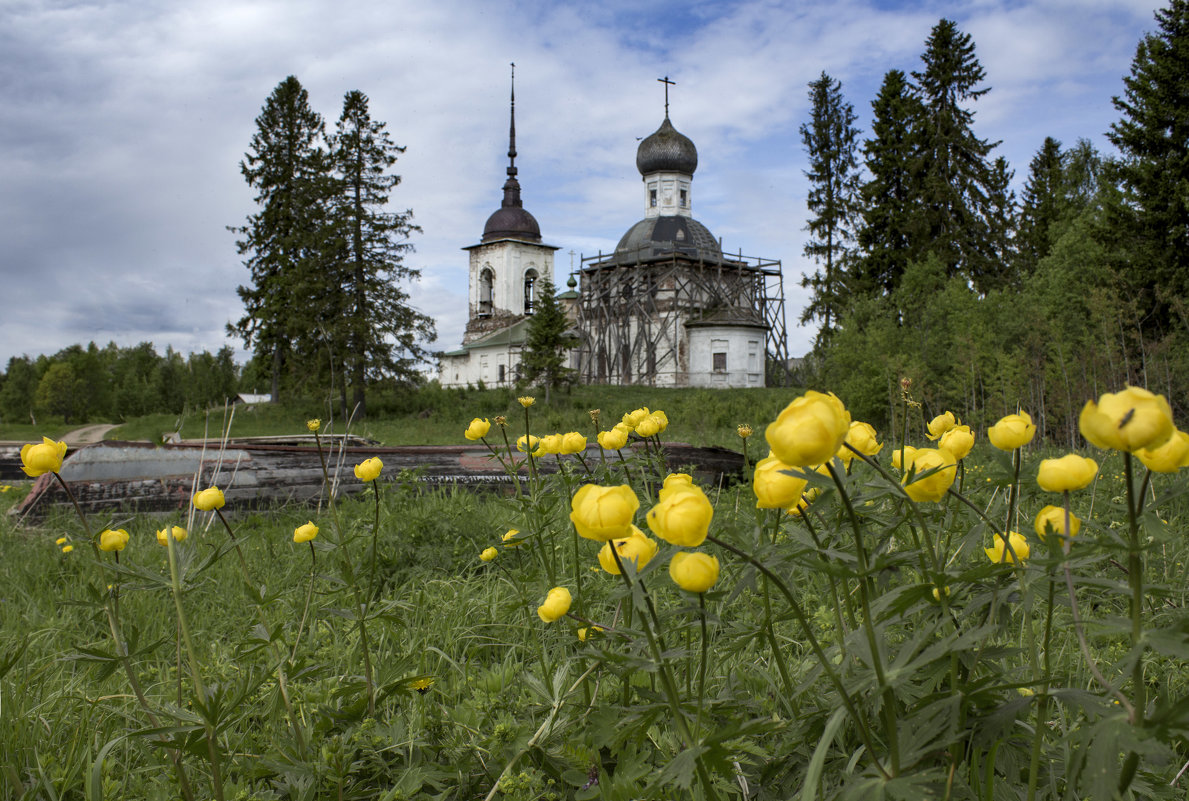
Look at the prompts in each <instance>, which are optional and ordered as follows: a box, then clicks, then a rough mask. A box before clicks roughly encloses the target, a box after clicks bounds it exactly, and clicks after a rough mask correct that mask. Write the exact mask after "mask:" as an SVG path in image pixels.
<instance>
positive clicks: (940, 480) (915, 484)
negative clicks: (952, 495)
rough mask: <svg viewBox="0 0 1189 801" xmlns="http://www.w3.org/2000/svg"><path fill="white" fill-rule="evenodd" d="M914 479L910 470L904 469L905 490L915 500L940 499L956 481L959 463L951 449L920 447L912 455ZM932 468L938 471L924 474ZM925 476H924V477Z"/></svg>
mask: <svg viewBox="0 0 1189 801" xmlns="http://www.w3.org/2000/svg"><path fill="white" fill-rule="evenodd" d="M911 465H912V467H913V468H914V469H915V472H913V474H912V481H909V472H910V471H908V470H905V471H904V478H903V479H902V481H903V482H904V491H905V492H907V493H908V497H910V498H912V499H913V500H914V501H940V500H941V499H942V498H944V497H945V494H946V492H947V491H948V490H949V488H950V486H952V485H953V483H954V477H955V476H957V474H958V464H957V462H956V461H955V460H954V455H953V454H952V453H950V452H949V451H947V450H945V449H944V448H943V449H935V448H920V449H918V450H916V451H915V452H914V453H913V455H912V462H911ZM931 470H935V471H936V472H934V473H932V474H931V475H923V474H925V473H928V472H929V471H931ZM922 476H923V477H922Z"/></svg>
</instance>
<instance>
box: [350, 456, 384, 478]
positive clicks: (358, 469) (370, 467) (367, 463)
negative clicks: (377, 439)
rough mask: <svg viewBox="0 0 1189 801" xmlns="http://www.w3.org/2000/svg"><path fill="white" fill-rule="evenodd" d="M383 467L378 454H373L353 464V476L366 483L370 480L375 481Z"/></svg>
mask: <svg viewBox="0 0 1189 801" xmlns="http://www.w3.org/2000/svg"><path fill="white" fill-rule="evenodd" d="M383 469H384V463H383V462H382V461H380V457H379V456H373V457H372V458H370V459H364V460H363V461H362V462H360V463H359V464H357V465H355V477H356V478H357V479H359V480H360V481H362V482H363V483H364V484H367V483H368V482H370V481H375V480H376V479H377V478H379V477H380V471H381V470H383Z"/></svg>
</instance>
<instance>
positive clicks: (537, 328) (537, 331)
mask: <svg viewBox="0 0 1189 801" xmlns="http://www.w3.org/2000/svg"><path fill="white" fill-rule="evenodd" d="M535 290H536V295H537V297H536V299H535V300H534V302H533V314H532V317H531V318H530V319H529V324H528V335H527V337H526V339H525V343H524V352H523V354H522V355H521V358H520V370H521V376H520V381H521V382H522V383H523V384H525V385H539V386H542V387H544V389H545V400H546V402H548V401H549V399H550V397H551V395H552V391H553V390H555V389H559V388H561V387H565V386H569V385H570V384H572V383H573V382H574V377H575V371H574V370H572V369H571V368H569V367H566V360H567V358H568V356H567V354H566V351H567V350H568V349H569V348H572V347H574V345H575V344H577V341H578V340H577V338H576V337H575V336H573V335H572V334H570V333H569V328H570V322H569V320H568V319H566V313H565V311H563V310H562V307H561V304H560V303H558V301H557V293H556V291H555V290H554V286H553V281H552V280H550V278H549V276H545V277H544V278H542V279H541V280H540V281H539V282H538V283H537V286H536V287H535Z"/></svg>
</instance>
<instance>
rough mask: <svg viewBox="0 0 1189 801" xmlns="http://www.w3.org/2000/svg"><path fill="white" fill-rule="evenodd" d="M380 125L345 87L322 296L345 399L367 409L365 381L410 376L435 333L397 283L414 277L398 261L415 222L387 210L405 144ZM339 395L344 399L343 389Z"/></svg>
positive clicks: (363, 99) (334, 141)
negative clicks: (331, 253) (342, 368)
mask: <svg viewBox="0 0 1189 801" xmlns="http://www.w3.org/2000/svg"><path fill="white" fill-rule="evenodd" d="M385 127H386V126H385V124H384V123H382V122H378V121H375V120H373V119H372V118H371V114H370V112H369V110H368V98H367V95H365V94H364V93H363V92H360V91H351V92H347V94H346V96H345V97H344V98H343V112H342V115H341V116H340V117H339V120H338V123H337V125H336V128H335V134H334V136H333V137H332V138H331V156H332V160H333V164H334V169H335V173H336V176H337V192H336V196H335V199H334V206H333V228H334V232H335V235H334V242H335V244H336V251H335V252H336V256H337V258H336V260H335V263H334V270H333V276H332V277H333V279H334V283H333V286H332V287H328V294H327V296H326V297H325V298H324V299H323V301H322V302H323V305H324V313H325V316H326V323H325V330H326V331H327V335H328V337H329V339H330V341H331V343H332V350H334V351H336V352H337V353H338V354H339V359H340V360H341V361H342V362H344V364H345V365H346V368H347V372H348V374H349V376H350V381H351V388H352V403H353V405H354V406H355V407H356V409H357V414H358V415H362V414H364V413H365V412H366V400H365V397H366V396H365V393H366V387H367V384H368V383H369V382H370V381H374V380H376V379H379V378H395V379H396V380H398V381H406V382H410V381H413V380H415V379H416V372H415V368H416V365H417V364H418V363H419V362H424V361H427V360H428V358H429V353H428V351H426V349H425V347H424V343H426V342H431V341H433V339H434V324H433V320H432V319H431V318H430V317H428V316H426V315H425V314H422V313H421V312H419V311H417V310H416V309H414V308H413V306H412V305H411V304H410V302H409V295H408V293H407V292H406V291H405V290H404V289H402V287H401V285H402V284H403V283H404V282H406V281H410V280H415V279H417V278H418V277H419V276H420V272H419V271H418V270H415V269H412V268H410V267H408V266H407V265H405V263H404V258H405V256H406V255H407V254H408V253H410V252H411V251H412V249H413V246H412V245H411V244H410V243H409V242H408V238H409V235H410V234H412V233H413V232H419V231H420V230H421V229H420V228H419V227H418V226H416V225H414V224H413V211H412V210H411V209H406V210H405V211H401V212H393V211H388V210H387V206H388V201H389V194H390V193H391V192H392V190H393V189H394V188H395V187H396V186H397V185H398V184H399V183H400V176H398V175H391V174H389V173H388V170H389V169H390V168H391V167H392V165H393V164H395V163H396V159H397V155H398V154H400V153H404V152H405V149H404V148H403V147H399V146H398V145H395V144H393V142H392V139H391V138H390V137H389V135H388V132H387V131H386V130H385ZM340 386H341V387H343V390H342V391H343V396H342V401H343V405H344V406H345V405H346V404H345V400H346V390H345V382H343V383H340Z"/></svg>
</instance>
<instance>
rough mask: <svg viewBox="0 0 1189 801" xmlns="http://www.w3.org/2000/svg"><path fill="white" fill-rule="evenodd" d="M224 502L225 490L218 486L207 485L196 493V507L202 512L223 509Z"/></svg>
mask: <svg viewBox="0 0 1189 801" xmlns="http://www.w3.org/2000/svg"><path fill="white" fill-rule="evenodd" d="M224 503H226V499H224V497H223V490H221V489H219V488H218V487H207V488H206V489H204V490H201V491H199V492H196V493H194V508H195V509H197V510H199V511H200V512H211V511H214V510H215V509H222V508H223V504H224Z"/></svg>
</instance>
